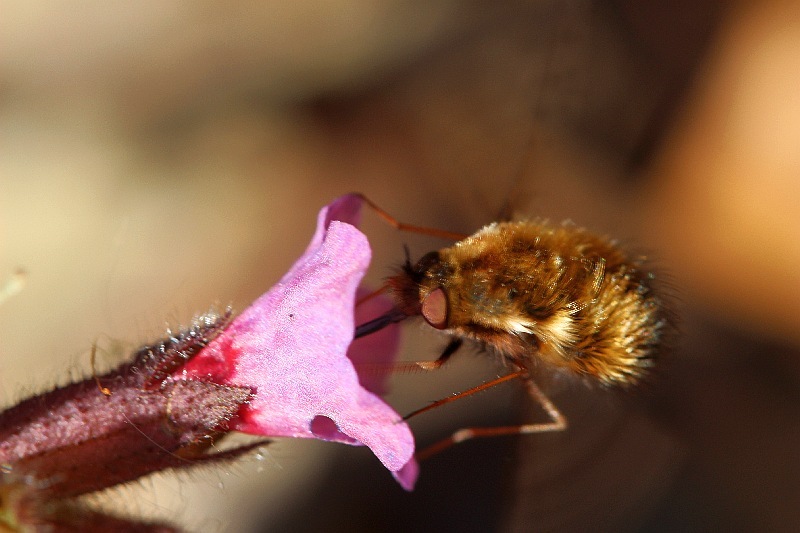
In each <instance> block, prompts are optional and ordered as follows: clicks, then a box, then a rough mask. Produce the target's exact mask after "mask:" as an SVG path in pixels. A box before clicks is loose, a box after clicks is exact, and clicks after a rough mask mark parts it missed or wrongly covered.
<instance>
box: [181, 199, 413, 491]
mask: <svg viewBox="0 0 800 533" xmlns="http://www.w3.org/2000/svg"><path fill="white" fill-rule="evenodd" d="M360 206H361V199H360V198H359V197H358V196H355V195H348V196H343V197H341V198H339V199H338V200H336V201H335V202H333V203H332V204H330V205H329V206H328V207H326V208H324V209H322V210H321V211H320V213H319V217H318V226H317V231H316V233H315V235H314V238H313V239H312V241H311V244H310V245H309V247H308V249H307V250H306V252H305V253H304V254H303V256H302V257H301V258H300V260H299V261H297V263H295V264H294V266H292V268H291V269H290V270H289V272H288V273H287V274H286V275H285V276H284V277H283V278H282V279H281V281H280V282H279V283H278V284H277V285H275V286H274V287H273V288H272V289H270V290H269V291H268V292H267V293H266V294H264V295H263V296H261V297H260V298H259V299H258V300H256V301H255V302H254V303H253V305H251V306H250V307H249V308H247V309H246V310H245V311H244V312H243V313H242V314H241V315H239V316H238V317H237V318H236V319H235V320H234V321H233V322H232V323H231V325H230V326H228V328H227V329H226V330H225V331H224V332H223V333H222V334H221V335H220V336H219V337H218V338H217V339H215V340H214V341H213V342H212V343H211V344H209V346H207V347H206V348H205V349H204V350H203V352H202V353H201V354H199V355H198V356H197V357H195V358H194V359H193V360H192V361H190V362H189V363H188V364H187V365H186V368H185V369H184V371H183V372H182V376H184V377H189V378H195V379H211V380H213V381H214V382H217V383H222V384H226V385H238V386H248V387H250V388H251V389H253V391H254V392H255V398H254V399H253V401H252V402H251V403H250V405H249V406H247V407H245V408H243V410H242V411H241V412H240V416H239V417H238V419H236V420H234V421H232V423H231V428H232V429H236V430H238V431H242V432H245V433H251V434H256V435H265V436H287V437H309V438H321V439H325V440H333V441H338V442H345V443H348V444H364V445H366V446H368V447H369V448H370V449H371V450H372V451H373V453H375V455H376V456H377V457H378V459H380V461H381V462H382V463H383V464H384V465H385V466H386V467H387V468H388V469H389V470H391V471H393V472H396V471H399V470H401V469H402V468H403V467H404V465H406V464H407V463H408V462H409V461H410V460H411V458H412V456H413V453H414V439H413V436H412V434H411V431H410V429H409V428H408V425H407V424H406V423H405V422H403V420H402V418H401V417H400V416H399V415H398V414H397V413H396V412H395V411H394V410H393V409H392V408H391V407H389V406H388V405H387V404H386V403H385V402H383V400H381V399H380V398H379V397H378V396H376V395H375V394H373V393H372V392H369V391H368V390H367V389H365V388H364V387H362V386H361V385H360V384H359V376H358V375H357V373H356V370H355V368H354V367H353V364H352V362H351V361H350V359H348V358H347V356H346V354H347V351H348V348H349V346H350V344H351V342H352V340H353V331H354V318H353V310H354V305H355V294H356V289H357V287H358V284H359V282H360V281H361V278H362V277H363V275H364V272H365V271H366V269H367V266H368V265H369V260H370V247H369V243H368V242H367V239H366V237H365V236H364V235H363V234H362V233H361V232H360V231H358V229H356V228H355V227H353V226H352V225H350V224H348V223H345V222H341V221H340V219H346V220H347V221H351V222H357V219H358V217H359V209H360ZM386 335H387V337H386V339H388V340H389V341H390V346H388V347H387V346H383V348H382V349H381V350H380V351H376V353H375V355H378V354H380V353H387V352H388V353H390V354H392V353H393V350H391V348H392V345H391V343H392V342H393V343H394V345H395V346H396V332H394V333H392V332H391V331H389V332H387V334H386ZM392 335H394V336H395V337H392ZM393 338H394V339H395V340H394V341H392V339H393ZM365 346H367V345H365ZM370 346H371V345H370ZM374 348H375V347H374V346H373V347H372V348H370V347H369V346H368V348H367V349H368V350H372V349H374ZM387 348H388V349H387ZM412 484H413V483H412Z"/></svg>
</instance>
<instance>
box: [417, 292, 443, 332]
mask: <svg viewBox="0 0 800 533" xmlns="http://www.w3.org/2000/svg"><path fill="white" fill-rule="evenodd" d="M421 312H422V316H423V318H425V321H426V322H428V324H430V325H431V326H433V327H434V328H436V329H445V328H446V327H447V294H445V292H444V290H442V288H441V287H439V288H438V289H435V290H433V291H431V292H430V293H428V295H427V296H425V298H424V299H423V300H422V309H421Z"/></svg>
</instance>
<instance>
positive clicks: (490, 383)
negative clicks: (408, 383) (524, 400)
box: [403, 363, 525, 420]
mask: <svg viewBox="0 0 800 533" xmlns="http://www.w3.org/2000/svg"><path fill="white" fill-rule="evenodd" d="M417 364H419V363H417ZM524 372H525V371H524V370H517V371H516V372H512V373H511V374H507V375H505V376H501V377H499V378H497V379H493V380H491V381H487V382H486V383H481V384H480V385H478V386H477V387H472V388H471V389H467V390H465V391H461V392H459V393H457V394H453V395H452V396H448V397H447V398H442V399H441V400H436V401H435V402H433V403H431V404H429V405H426V406H425V407H422V408H420V409H417V410H416V411H412V412H411V413H409V414H407V415H406V416H404V417H403V420H408V419H409V418H411V417H413V416H417V415H418V414H421V413H424V412H426V411H430V410H431V409H436V408H437V407H440V406H442V405H444V404H447V403H450V402H454V401H456V400H460V399H461V398H466V397H467V396H472V395H473V394H475V393H476V392H481V391H485V390H486V389H491V388H492V387H494V386H495V385H499V384H501V383H505V382H506V381H510V380H512V379H514V378H518V377H521V376H522V374H524Z"/></svg>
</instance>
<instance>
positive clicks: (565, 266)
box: [388, 221, 667, 385]
mask: <svg viewBox="0 0 800 533" xmlns="http://www.w3.org/2000/svg"><path fill="white" fill-rule="evenodd" d="M642 263H643V260H642V259H640V258H633V257H630V256H628V255H627V254H625V253H624V252H623V251H622V250H621V249H620V248H619V247H617V246H616V245H615V244H614V243H613V242H612V241H610V240H609V239H606V238H603V237H598V236H595V235H593V234H591V233H589V232H586V231H584V230H582V229H578V228H575V227H570V226H561V227H551V226H548V225H546V224H542V223H538V222H530V221H523V222H502V223H494V224H490V225H488V226H485V227H484V228H482V229H481V230H479V231H478V232H477V233H475V234H474V235H472V236H470V237H467V238H466V239H463V240H461V241H459V242H457V243H455V244H454V245H453V246H451V247H448V248H443V249H440V250H438V251H435V252H431V253H429V254H427V255H425V256H423V257H422V259H420V260H419V261H418V262H417V263H416V264H412V263H411V262H410V261H407V262H406V264H405V266H404V267H403V269H402V271H401V272H399V273H398V274H397V275H395V276H392V277H390V278H389V280H388V283H389V286H390V287H391V289H392V291H393V293H394V296H395V299H396V301H397V306H398V308H399V310H400V311H401V312H402V313H403V314H404V315H406V316H414V315H421V316H422V317H423V318H425V320H426V321H427V322H428V323H429V324H430V325H431V326H433V327H434V328H437V329H440V330H443V331H444V332H446V333H449V334H450V335H452V336H453V337H454V338H456V339H471V340H474V341H477V342H478V343H479V344H480V345H482V346H483V347H485V348H487V349H488V350H489V351H493V352H495V353H497V354H499V355H500V356H502V357H504V358H506V359H507V360H509V361H510V362H511V363H512V364H513V365H514V366H517V367H527V366H529V365H530V364H531V363H532V362H533V361H534V358H538V359H540V360H543V361H545V362H547V363H549V364H551V365H554V366H556V367H560V368H565V369H568V370H569V371H571V372H573V373H575V374H578V375H581V376H586V377H588V378H594V379H595V380H597V381H599V382H600V383H602V384H604V385H630V384H633V383H635V382H637V381H638V380H639V379H640V378H641V377H642V375H643V374H644V373H645V372H646V369H647V368H648V367H649V366H651V363H652V359H653V357H654V355H655V354H656V352H657V349H658V346H659V344H660V340H661V336H662V333H663V330H664V329H665V327H666V325H667V320H666V318H665V315H664V312H663V305H662V302H661V300H660V299H659V297H658V296H657V295H656V294H655V293H654V292H653V290H652V284H653V282H654V278H653V276H652V274H649V273H647V272H646V271H645V270H643V264H642Z"/></svg>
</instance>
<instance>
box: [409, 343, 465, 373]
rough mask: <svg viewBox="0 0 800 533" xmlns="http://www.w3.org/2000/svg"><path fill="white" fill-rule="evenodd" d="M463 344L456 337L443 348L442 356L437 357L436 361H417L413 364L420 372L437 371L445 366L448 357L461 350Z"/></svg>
mask: <svg viewBox="0 0 800 533" xmlns="http://www.w3.org/2000/svg"><path fill="white" fill-rule="evenodd" d="M462 344H464V341H463V340H462V339H460V338H458V337H453V338H452V339H451V340H450V343H449V344H448V345H447V346H445V348H444V350H443V351H442V355H440V356H439V358H438V359H436V361H418V362H416V363H414V364H415V365H417V366H418V367H419V368H421V369H422V370H438V369H439V368H441V367H442V365H443V364H445V363H446V362H447V361H448V359H450V356H451V355H453V354H454V353H456V352H457V351H458V349H459V348H461V345H462Z"/></svg>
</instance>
